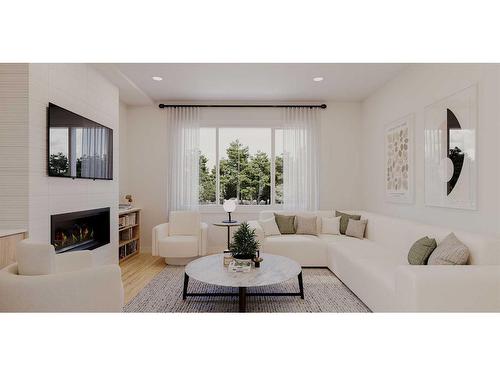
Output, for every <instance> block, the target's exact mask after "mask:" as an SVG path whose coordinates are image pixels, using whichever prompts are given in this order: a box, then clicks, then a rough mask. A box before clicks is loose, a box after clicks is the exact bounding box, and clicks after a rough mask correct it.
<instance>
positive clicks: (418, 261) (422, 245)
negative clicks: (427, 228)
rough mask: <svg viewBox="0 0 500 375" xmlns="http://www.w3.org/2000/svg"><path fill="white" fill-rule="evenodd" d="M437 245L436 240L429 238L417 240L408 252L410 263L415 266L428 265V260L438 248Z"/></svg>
mask: <svg viewBox="0 0 500 375" xmlns="http://www.w3.org/2000/svg"><path fill="white" fill-rule="evenodd" d="M436 246H437V243H436V240H435V239H434V238H429V237H427V236H425V237H422V238H421V239H419V240H417V241H416V242H415V243H414V244H413V245H412V246H411V248H410V251H409V252H408V263H410V264H414V265H423V264H427V260H428V259H429V257H430V255H431V254H432V252H433V251H434V249H435V248H436Z"/></svg>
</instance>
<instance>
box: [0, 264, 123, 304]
mask: <svg viewBox="0 0 500 375" xmlns="http://www.w3.org/2000/svg"><path fill="white" fill-rule="evenodd" d="M14 271H16V273H14V272H2V273H1V274H0V311H12V312H15V311H17V312H121V311H122V308H123V285H122V280H121V270H120V267H119V266H118V265H116V264H113V265H106V266H99V267H91V268H85V269H83V270H80V271H75V272H62V273H55V274H50V275H40V276H21V275H18V274H17V268H16V269H15V270H14Z"/></svg>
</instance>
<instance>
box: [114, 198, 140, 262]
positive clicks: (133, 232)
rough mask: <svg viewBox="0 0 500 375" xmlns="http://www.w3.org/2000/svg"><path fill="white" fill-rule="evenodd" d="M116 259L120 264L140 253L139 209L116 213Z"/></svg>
mask: <svg viewBox="0 0 500 375" xmlns="http://www.w3.org/2000/svg"><path fill="white" fill-rule="evenodd" d="M118 238H119V242H118V259H119V260H120V263H121V262H123V261H124V260H125V259H128V258H131V257H133V256H135V255H137V254H139V253H140V252H141V209H140V208H131V209H127V210H119V211H118Z"/></svg>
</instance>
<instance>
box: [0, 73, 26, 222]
mask: <svg viewBox="0 0 500 375" xmlns="http://www.w3.org/2000/svg"><path fill="white" fill-rule="evenodd" d="M27 150H28V64H0V228H5V229H12V228H26V227H27V225H28V165H29V162H28V151H27Z"/></svg>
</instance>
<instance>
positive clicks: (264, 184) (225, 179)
mask: <svg viewBox="0 0 500 375" xmlns="http://www.w3.org/2000/svg"><path fill="white" fill-rule="evenodd" d="M199 181H200V199H199V202H200V204H202V205H207V204H222V203H223V202H224V200H225V199H236V200H237V201H238V204H240V205H270V204H274V203H276V204H281V203H282V202H283V131H282V130H281V129H274V128H263V127H260V128H248V127H238V128H235V127H233V128H231V127H219V128H213V127H210V128H209V127H202V128H201V130H200V177H199Z"/></svg>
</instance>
